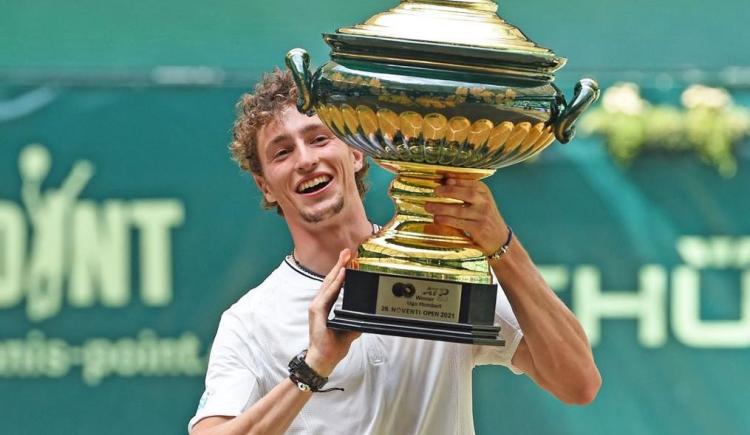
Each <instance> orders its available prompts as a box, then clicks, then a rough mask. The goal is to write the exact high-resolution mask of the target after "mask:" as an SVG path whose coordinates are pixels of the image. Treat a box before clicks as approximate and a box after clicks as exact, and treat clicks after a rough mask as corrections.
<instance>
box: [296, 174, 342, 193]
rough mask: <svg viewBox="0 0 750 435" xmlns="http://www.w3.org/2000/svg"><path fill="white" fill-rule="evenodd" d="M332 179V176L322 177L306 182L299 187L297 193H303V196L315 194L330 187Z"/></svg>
mask: <svg viewBox="0 0 750 435" xmlns="http://www.w3.org/2000/svg"><path fill="white" fill-rule="evenodd" d="M332 179H333V177H331V176H330V175H320V176H318V177H315V178H313V179H310V180H307V181H304V182H302V183H300V184H299V185H298V186H297V193H301V194H303V195H306V194H309V193H315V192H317V191H319V190H322V189H324V188H325V187H326V186H328V184H329V183H330V182H331V180H332Z"/></svg>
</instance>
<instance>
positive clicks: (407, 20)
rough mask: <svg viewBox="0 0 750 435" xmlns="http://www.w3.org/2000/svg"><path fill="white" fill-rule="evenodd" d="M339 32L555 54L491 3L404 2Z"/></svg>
mask: <svg viewBox="0 0 750 435" xmlns="http://www.w3.org/2000/svg"><path fill="white" fill-rule="evenodd" d="M339 33H343V34H350V35H362V36H374V37H384V38H397V39H408V40H414V41H426V42H432V43H442V44H451V45H466V46H472V47H483V48H491V49H501V50H513V51H525V52H529V53H535V54H540V55H548V54H551V51H550V50H548V49H546V48H544V47H540V46H539V45H537V44H535V43H534V42H532V41H530V40H529V39H528V38H526V36H525V35H524V34H523V33H522V32H521V31H520V30H518V28H516V27H515V26H513V25H511V24H509V23H507V22H505V21H504V20H503V19H501V18H500V17H499V16H498V15H497V4H496V3H495V2H494V1H491V0H433V1H429V0H402V1H401V4H399V5H398V6H396V7H395V8H393V9H391V10H389V11H386V12H382V13H379V14H377V15H375V16H373V17H371V18H370V19H368V20H367V21H366V22H365V23H363V24H359V25H356V26H353V27H346V28H342V29H339Z"/></svg>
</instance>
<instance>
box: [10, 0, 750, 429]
mask: <svg viewBox="0 0 750 435" xmlns="http://www.w3.org/2000/svg"><path fill="white" fill-rule="evenodd" d="M394 3H395V2H383V1H362V2H344V3H338V2H333V1H321V2H316V3H315V5H314V6H311V5H309V4H308V3H305V2H297V1H290V2H287V3H285V4H284V5H281V4H273V5H271V4H270V3H269V4H268V5H267V6H265V5H262V6H261V5H257V4H253V3H251V2H233V1H228V0H225V1H220V2H217V3H216V4H215V5H212V7H211V9H210V10H207V9H206V6H204V5H200V6H198V4H197V3H194V2H193V3H192V7H186V3H185V2H177V1H167V2H163V4H162V5H161V7H160V9H159V11H156V10H152V9H150V8H146V7H140V8H135V7H133V6H132V4H130V3H126V2H107V3H106V6H105V4H103V3H101V2H76V4H75V5H68V6H67V9H65V10H63V9H62V6H60V5H57V4H56V3H54V2H43V1H40V2H28V3H25V4H23V5H21V4H13V5H11V4H10V2H3V1H2V0H0V8H2V10H3V13H2V14H0V29H2V30H0V54H1V56H0V79H2V82H0V418H2V420H3V429H2V430H1V431H0V432H2V433H3V434H5V433H7V434H58V433H59V434H84V435H87V434H101V433H107V434H120V433H122V434H125V433H133V432H135V433H147V434H179V433H184V432H185V427H186V424H187V420H188V419H189V418H190V416H192V414H193V412H194V410H195V407H196V406H197V403H198V399H199V397H200V395H201V393H202V382H203V373H204V370H205V362H206V358H207V352H208V349H209V347H210V343H211V340H212V338H213V334H214V332H215V329H216V326H217V323H218V319H219V315H220V313H221V312H222V311H223V310H224V309H226V308H227V307H228V306H229V305H230V304H231V303H233V302H234V301H235V300H236V299H238V298H239V297H240V296H241V295H242V294H243V293H244V292H245V291H246V290H247V289H249V288H252V287H253V286H255V285H256V284H258V283H259V282H260V281H261V280H262V279H263V278H264V277H265V276H266V275H267V274H268V273H269V272H270V271H271V270H273V268H274V267H275V266H276V265H277V264H278V263H279V262H280V261H281V259H282V258H283V256H284V255H286V254H287V253H289V251H290V249H291V242H290V239H289V236H288V234H287V231H286V228H285V225H284V223H283V221H282V219H281V218H280V217H279V216H277V215H276V214H275V213H273V212H264V211H262V210H261V209H260V207H259V202H260V195H259V194H258V193H257V191H256V190H255V188H254V186H253V185H252V182H251V180H250V178H249V176H247V175H246V174H243V173H242V172H241V171H240V170H239V169H238V168H237V166H236V165H235V164H234V163H233V162H231V161H230V159H229V155H228V151H227V144H228V141H229V131H230V129H231V125H232V120H233V106H234V103H235V102H236V100H237V98H238V97H239V95H240V94H241V93H242V92H245V91H246V90H247V89H248V88H249V86H250V85H251V83H252V81H253V80H255V79H256V78H257V76H258V74H259V73H260V72H261V71H264V70H267V69H269V68H270V67H272V66H273V65H278V64H280V63H281V61H280V59H281V58H282V57H283V54H284V53H285V51H286V50H287V49H289V48H291V47H294V46H302V47H306V48H308V49H309V50H310V51H311V53H312V54H313V59H314V62H316V63H317V64H320V63H321V62H322V61H323V60H324V58H325V56H326V53H327V50H326V49H325V47H324V45H323V43H322V42H321V41H320V39H319V34H320V33H321V32H323V31H330V30H333V29H335V28H336V27H338V26H342V25H347V24H351V23H354V22H358V21H361V20H362V19H363V18H364V17H366V16H368V15H369V14H371V13H373V12H376V11H378V10H381V9H383V8H385V7H387V6H389V5H392V4H394ZM188 4H191V2H188ZM719 6H721V7H719ZM500 7H501V13H502V15H503V16H504V17H505V18H506V19H508V20H509V21H511V22H513V23H515V24H517V25H519V26H520V27H522V28H523V29H524V31H526V33H527V34H528V35H529V36H530V37H531V38H532V39H534V40H536V41H537V42H539V43H541V44H542V45H546V46H549V47H551V48H553V49H554V50H555V51H556V52H558V53H560V54H561V55H564V56H567V57H569V58H570V59H571V60H570V63H569V71H570V72H566V73H564V74H562V75H561V77H560V80H559V82H560V86H561V87H563V88H564V89H567V90H568V92H567V93H569V89H570V88H571V87H572V83H573V80H577V79H578V78H579V76H581V75H583V74H584V73H585V72H590V73H591V74H593V75H594V76H595V78H598V79H600V80H602V81H603V82H604V83H611V82H615V81H617V80H634V81H636V82H638V83H640V84H641V85H642V86H643V87H644V95H645V97H646V98H647V99H649V100H650V101H655V102H660V103H664V104H673V105H679V94H680V92H681V91H682V89H683V88H684V84H687V83H690V82H692V81H701V82H705V83H708V84H714V85H723V86H726V87H728V88H730V91H731V93H732V97H733V98H734V100H735V102H737V103H738V104H740V105H743V106H745V107H750V92H748V91H747V89H748V88H747V83H750V74H748V73H747V72H746V71H747V68H746V67H743V66H746V65H750V54H749V53H750V51H748V50H744V49H743V50H740V49H737V48H738V46H737V43H736V41H739V40H746V39H747V38H744V39H743V38H742V37H741V35H743V33H742V32H744V35H745V36H748V30H747V28H742V27H740V24H741V23H740V20H741V13H740V11H742V10H744V9H747V8H746V6H745V5H744V3H742V2H739V1H737V2H723V3H722V4H721V5H714V6H712V7H711V8H710V9H709V8H708V6H706V5H705V4H704V3H702V2H697V1H687V2H677V1H671V0H670V1H664V2H659V3H658V4H653V2H627V3H607V2H584V1H582V0H576V1H571V2H564V3H559V2H552V1H539V2H535V3H533V4H529V3H524V4H521V3H519V2H510V1H507V2H501V3H500ZM290 11H291V12H290ZM699 26H701V27H700V28H701V32H700V33H699V32H696V31H695V29H697V28H698V27H699ZM647 47H648V48H647ZM745 48H747V47H745ZM698 52H700V53H701V56H698V57H696V53H698ZM163 65H189V66H190V67H189V68H185V67H166V68H165V67H163ZM749 145H750V144H748V142H747V140H745V141H744V142H743V143H741V144H740V145H739V146H738V148H737V153H736V157H737V160H738V169H737V173H736V175H735V176H734V177H731V178H724V177H722V176H720V175H719V174H718V173H717V171H716V170H715V169H714V168H712V167H710V166H708V165H706V164H704V163H703V162H701V161H700V160H699V159H698V158H697V157H696V156H695V155H693V154H691V153H680V154H678V153H666V152H651V153H647V154H645V155H643V156H641V157H639V158H638V159H636V160H635V161H634V162H633V163H632V164H631V165H629V166H627V167H623V166H620V165H618V164H616V163H615V162H614V161H613V160H612V159H611V157H610V156H609V155H608V154H607V152H606V149H605V147H604V146H603V143H602V142H601V139H599V138H596V137H584V136H583V135H579V137H578V138H577V139H576V140H574V142H572V143H571V144H568V145H564V146H563V145H559V144H556V145H554V146H553V147H551V148H550V149H549V150H548V151H546V152H545V153H543V154H542V155H541V157H540V158H539V159H537V160H536V161H534V162H532V163H529V164H521V165H517V166H514V167H511V168H507V169H504V170H501V171H499V172H498V173H497V174H496V175H494V176H493V177H491V178H490V179H489V180H488V184H489V185H490V187H491V189H492V191H493V192H494V194H495V197H496V199H497V201H498V204H499V205H500V208H501V210H502V211H503V213H504V214H505V216H506V218H507V220H508V221H509V222H510V223H511V224H512V225H513V228H514V231H515V232H517V233H518V236H519V237H520V238H521V239H522V240H523V241H524V243H525V245H526V246H527V248H528V250H529V251H530V253H531V254H532V256H533V257H534V259H535V260H536V262H537V264H538V265H539V266H540V268H541V270H542V271H543V273H544V274H545V276H546V277H547V279H548V282H549V283H550V285H551V286H552V287H553V288H554V289H555V290H556V291H558V292H559V294H560V296H561V297H562V298H563V300H564V301H565V302H566V303H567V304H568V305H569V306H570V307H571V308H572V309H573V311H574V312H575V313H576V314H577V315H578V317H579V318H580V319H581V321H582V323H583V325H584V327H585V328H586V331H587V333H588V334H589V337H590V338H591V340H592V342H593V343H594V353H595V356H596V359H597V362H598V364H599V367H600V369H601V372H602V376H603V379H604V384H603V387H602V390H601V392H600V394H599V396H598V397H597V399H596V401H595V402H594V403H593V404H592V405H590V406H587V407H570V406H565V405H563V404H560V403H559V402H557V401H556V400H555V399H553V398H551V397H550V396H548V395H547V394H546V393H544V392H543V391H541V390H540V389H539V388H538V387H536V386H535V385H533V383H532V382H531V381H530V380H528V379H527V378H525V377H516V376H513V375H511V374H510V373H509V372H507V371H506V370H504V369H502V368H497V367H482V368H479V369H477V370H476V371H475V377H474V391H475V394H474V410H475V420H476V430H477V433H478V434H498V433H530V434H538V433H545V434H547V433H549V434H592V435H593V434H601V433H612V434H631V433H639V434H715V433H723V434H743V433H748V431H750V414H748V412H747V410H746V404H747V397H748V394H747V391H748V390H750V377H749V376H748V372H747V365H748V361H750V220H748V218H747V217H748V216H749V215H750V201H748V196H749V193H750V146H749ZM390 178H391V177H390V175H389V174H388V173H386V172H385V171H382V170H380V169H378V168H373V170H372V171H371V174H370V184H371V190H370V192H369V193H368V196H367V198H366V202H365V204H366V207H367V210H368V213H369V215H370V216H371V218H372V219H373V221H375V222H378V223H385V222H386V221H387V220H388V219H389V218H390V216H391V215H392V210H393V208H392V205H391V202H390V199H389V198H388V196H387V195H386V187H387V183H388V182H389V180H390Z"/></svg>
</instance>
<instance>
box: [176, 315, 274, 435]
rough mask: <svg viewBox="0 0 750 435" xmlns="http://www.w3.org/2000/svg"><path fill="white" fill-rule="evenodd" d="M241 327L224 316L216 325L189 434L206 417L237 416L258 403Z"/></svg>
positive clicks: (235, 321) (237, 321) (235, 319)
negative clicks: (202, 387)
mask: <svg viewBox="0 0 750 435" xmlns="http://www.w3.org/2000/svg"><path fill="white" fill-rule="evenodd" d="M242 331H243V327H242V325H241V323H240V321H239V319H237V318H236V317H235V316H233V315H231V314H228V313H224V315H223V316H222V317H221V321H220V322H219V329H218V331H217V332H216V338H215V339H214V343H213V346H212V347H211V356H210V357H209V362H208V370H207V372H206V389H205V391H204V392H203V396H201V399H200V402H199V403H198V409H197V411H196V413H195V416H194V417H193V418H192V419H190V423H189V424H188V432H192V430H193V427H194V426H195V424H196V423H198V422H199V421H200V420H202V419H204V418H206V417H214V416H228V417H236V416H238V415H240V414H241V413H242V412H243V411H244V410H245V409H246V408H247V407H248V406H249V405H250V404H252V403H255V402H256V401H258V400H260V399H261V397H262V395H261V393H260V386H259V382H258V377H257V376H256V372H257V371H256V370H254V369H253V367H252V361H251V360H250V358H251V353H250V351H249V348H248V345H247V343H246V342H245V341H244V340H243V339H242Z"/></svg>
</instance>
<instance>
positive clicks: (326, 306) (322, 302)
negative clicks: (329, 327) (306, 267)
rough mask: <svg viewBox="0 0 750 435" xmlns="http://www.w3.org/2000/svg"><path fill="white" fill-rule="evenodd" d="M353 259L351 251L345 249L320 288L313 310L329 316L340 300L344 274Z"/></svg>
mask: <svg viewBox="0 0 750 435" xmlns="http://www.w3.org/2000/svg"><path fill="white" fill-rule="evenodd" d="M350 258H351V251H349V250H348V249H344V250H343V251H341V253H340V254H339V258H338V260H337V261H336V264H335V265H334V266H333V269H331V271H330V272H329V273H328V275H326V277H325V279H324V280H323V284H322V285H321V286H320V292H319V293H318V295H317V296H316V297H315V299H314V300H313V303H312V307H311V308H312V309H313V310H319V312H320V313H321V314H325V315H326V316H328V313H329V312H330V311H331V307H333V304H334V303H335V302H336V299H337V298H338V295H339V291H340V290H341V285H342V284H343V283H344V274H345V272H346V269H345V266H346V263H347V262H348V261H349V259H350Z"/></svg>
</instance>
